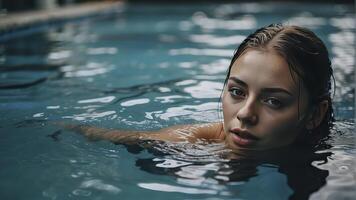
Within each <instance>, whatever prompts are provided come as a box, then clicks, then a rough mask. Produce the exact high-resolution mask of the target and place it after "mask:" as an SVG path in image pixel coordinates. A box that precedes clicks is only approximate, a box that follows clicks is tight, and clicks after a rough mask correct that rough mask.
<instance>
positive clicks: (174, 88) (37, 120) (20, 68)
mask: <svg viewBox="0 0 356 200" xmlns="http://www.w3.org/2000/svg"><path fill="white" fill-rule="evenodd" d="M353 17H354V10H353V6H350V5H328V4H325V5H318V4H278V5H277V4H269V3H266V4H254V3H248V4H204V5H202V4H189V5H185V4H180V5H174V4H170V5H158V4H154V5H144V4H135V5H132V4H128V5H126V6H125V7H124V8H123V10H120V11H118V12H117V13H112V15H110V16H106V17H98V18H90V19H83V20H80V21H73V22H65V23H61V24H53V25H49V26H42V27H34V29H33V30H29V31H25V32H18V33H16V34H14V35H13V36H11V35H10V36H9V35H7V36H6V37H4V36H3V37H1V36H0V77H1V79H0V134H1V136H0V166H1V170H0V197H1V199H288V198H290V199H354V198H355V196H356V192H355V190H354V188H355V186H356V183H355V167H354V166H355V162H354V161H355V160H354V158H355V154H356V150H355V136H354V135H355V130H354V123H353V119H354V89H353V88H352V84H353V83H354V65H355V59H354V58H355V50H354V46H355V36H354V31H355V24H354V21H353V20H354V19H353ZM273 22H285V23H290V24H297V25H303V26H306V27H308V28H310V29H312V30H313V31H315V32H316V33H317V34H318V35H319V36H320V37H321V38H322V39H323V40H324V42H325V43H326V44H327V46H328V48H329V51H330V55H331V58H332V61H333V65H334V70H335V79H336V88H335V97H334V105H335V113H336V117H337V119H338V122H337V123H336V125H335V130H334V131H333V133H332V138H331V139H330V140H329V141H328V147H327V148H324V149H322V150H320V151H317V152H314V153H310V152H303V151H300V152H287V153H286V152H285V154H281V155H277V156H275V157H273V158H270V157H268V158H264V159H242V160H234V159H232V160H231V159H229V158H228V157H226V156H223V155H225V154H224V150H222V146H220V145H216V144H182V145H172V144H157V145H155V146H154V147H152V148H148V149H143V148H140V147H138V146H127V147H126V146H122V145H114V144H112V143H109V142H106V141H98V142H93V141H88V140H87V139H85V138H84V137H82V136H80V135H77V134H75V133H73V132H70V131H65V130H61V129H60V128H59V127H57V126H55V125H53V124H51V122H55V121H64V122H68V123H78V124H88V125H94V126H99V127H106V128H115V129H131V130H156V129H159V128H163V127H167V126H170V125H174V124H186V123H201V122H212V121H218V120H220V119H221V115H220V114H219V103H218V102H219V96H220V92H221V89H222V87H223V80H224V77H225V72H226V69H227V67H228V64H229V60H230V58H231V57H232V55H233V51H234V49H235V48H236V47H237V45H238V44H239V43H240V42H241V40H242V39H243V38H244V37H246V36H247V35H248V34H249V33H251V32H252V31H253V30H255V29H256V28H258V27H260V26H264V25H267V24H270V23H273Z"/></svg>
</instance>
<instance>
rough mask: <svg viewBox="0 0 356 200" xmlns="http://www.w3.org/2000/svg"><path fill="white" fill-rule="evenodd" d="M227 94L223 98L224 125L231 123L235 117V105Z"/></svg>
mask: <svg viewBox="0 0 356 200" xmlns="http://www.w3.org/2000/svg"><path fill="white" fill-rule="evenodd" d="M227 95H228V94H227V92H224V94H223V97H222V109H223V116H224V123H225V124H226V123H227V122H229V121H230V120H231V118H232V116H233V110H234V107H235V106H234V105H233V104H232V102H230V99H229V97H228V96H227Z"/></svg>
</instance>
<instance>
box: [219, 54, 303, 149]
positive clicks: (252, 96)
mask: <svg viewBox="0 0 356 200" xmlns="http://www.w3.org/2000/svg"><path fill="white" fill-rule="evenodd" d="M298 82H299V80H298V79H297V77H296V76H294V80H293V78H292V75H291V71H290V69H289V67H288V64H287V62H286V61H285V60H284V59H283V58H282V57H281V56H279V55H278V54H277V53H275V52H274V51H273V50H252V49H251V50H247V51H246V52H245V53H244V54H243V55H241V56H240V57H239V58H238V59H237V60H236V61H235V63H234V64H233V66H232V69H231V73H230V76H229V80H228V82H227V85H226V86H225V88H224V91H223V99H222V105H223V116H224V122H223V126H224V133H225V142H226V144H227V145H228V146H229V147H230V148H232V149H256V150H257V149H259V150H261V149H272V148H278V147H281V146H285V145H288V144H291V143H292V142H293V141H294V140H295V139H296V137H297V135H298V134H299V133H300V132H301V131H302V130H303V128H304V127H305V122H304V120H302V119H305V118H307V115H308V114H307V111H308V96H307V93H306V90H305V88H304V87H303V85H301V84H298ZM299 85H301V86H300V87H301V88H299Z"/></svg>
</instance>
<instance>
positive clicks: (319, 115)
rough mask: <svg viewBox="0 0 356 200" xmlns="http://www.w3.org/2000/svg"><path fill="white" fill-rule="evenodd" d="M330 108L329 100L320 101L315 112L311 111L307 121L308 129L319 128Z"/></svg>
mask: <svg viewBox="0 0 356 200" xmlns="http://www.w3.org/2000/svg"><path fill="white" fill-rule="evenodd" d="M328 108H329V102H328V101H327V100H323V101H321V102H319V104H318V105H317V106H316V108H315V110H314V112H313V113H311V116H310V119H309V120H308V121H307V124H306V128H307V129H308V130H313V129H315V128H317V127H318V126H319V125H320V124H321V122H322V121H323V119H324V117H325V114H326V112H327V111H328Z"/></svg>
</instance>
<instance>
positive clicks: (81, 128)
mask: <svg viewBox="0 0 356 200" xmlns="http://www.w3.org/2000/svg"><path fill="white" fill-rule="evenodd" d="M64 127H65V128H66V129H68V130H71V131H74V132H77V133H80V134H82V135H84V136H86V137H87V138H88V139H91V140H101V139H104V140H109V141H111V142H114V143H121V144H134V143H137V142H139V141H144V140H157V141H169V142H182V141H188V142H195V141H197V140H199V139H203V140H221V139H223V131H222V124H221V123H209V124H196V125H178V126H172V127H168V128H164V129H161V130H158V131H125V130H112V129H105V128H98V127H93V126H86V125H65V126H64Z"/></svg>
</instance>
